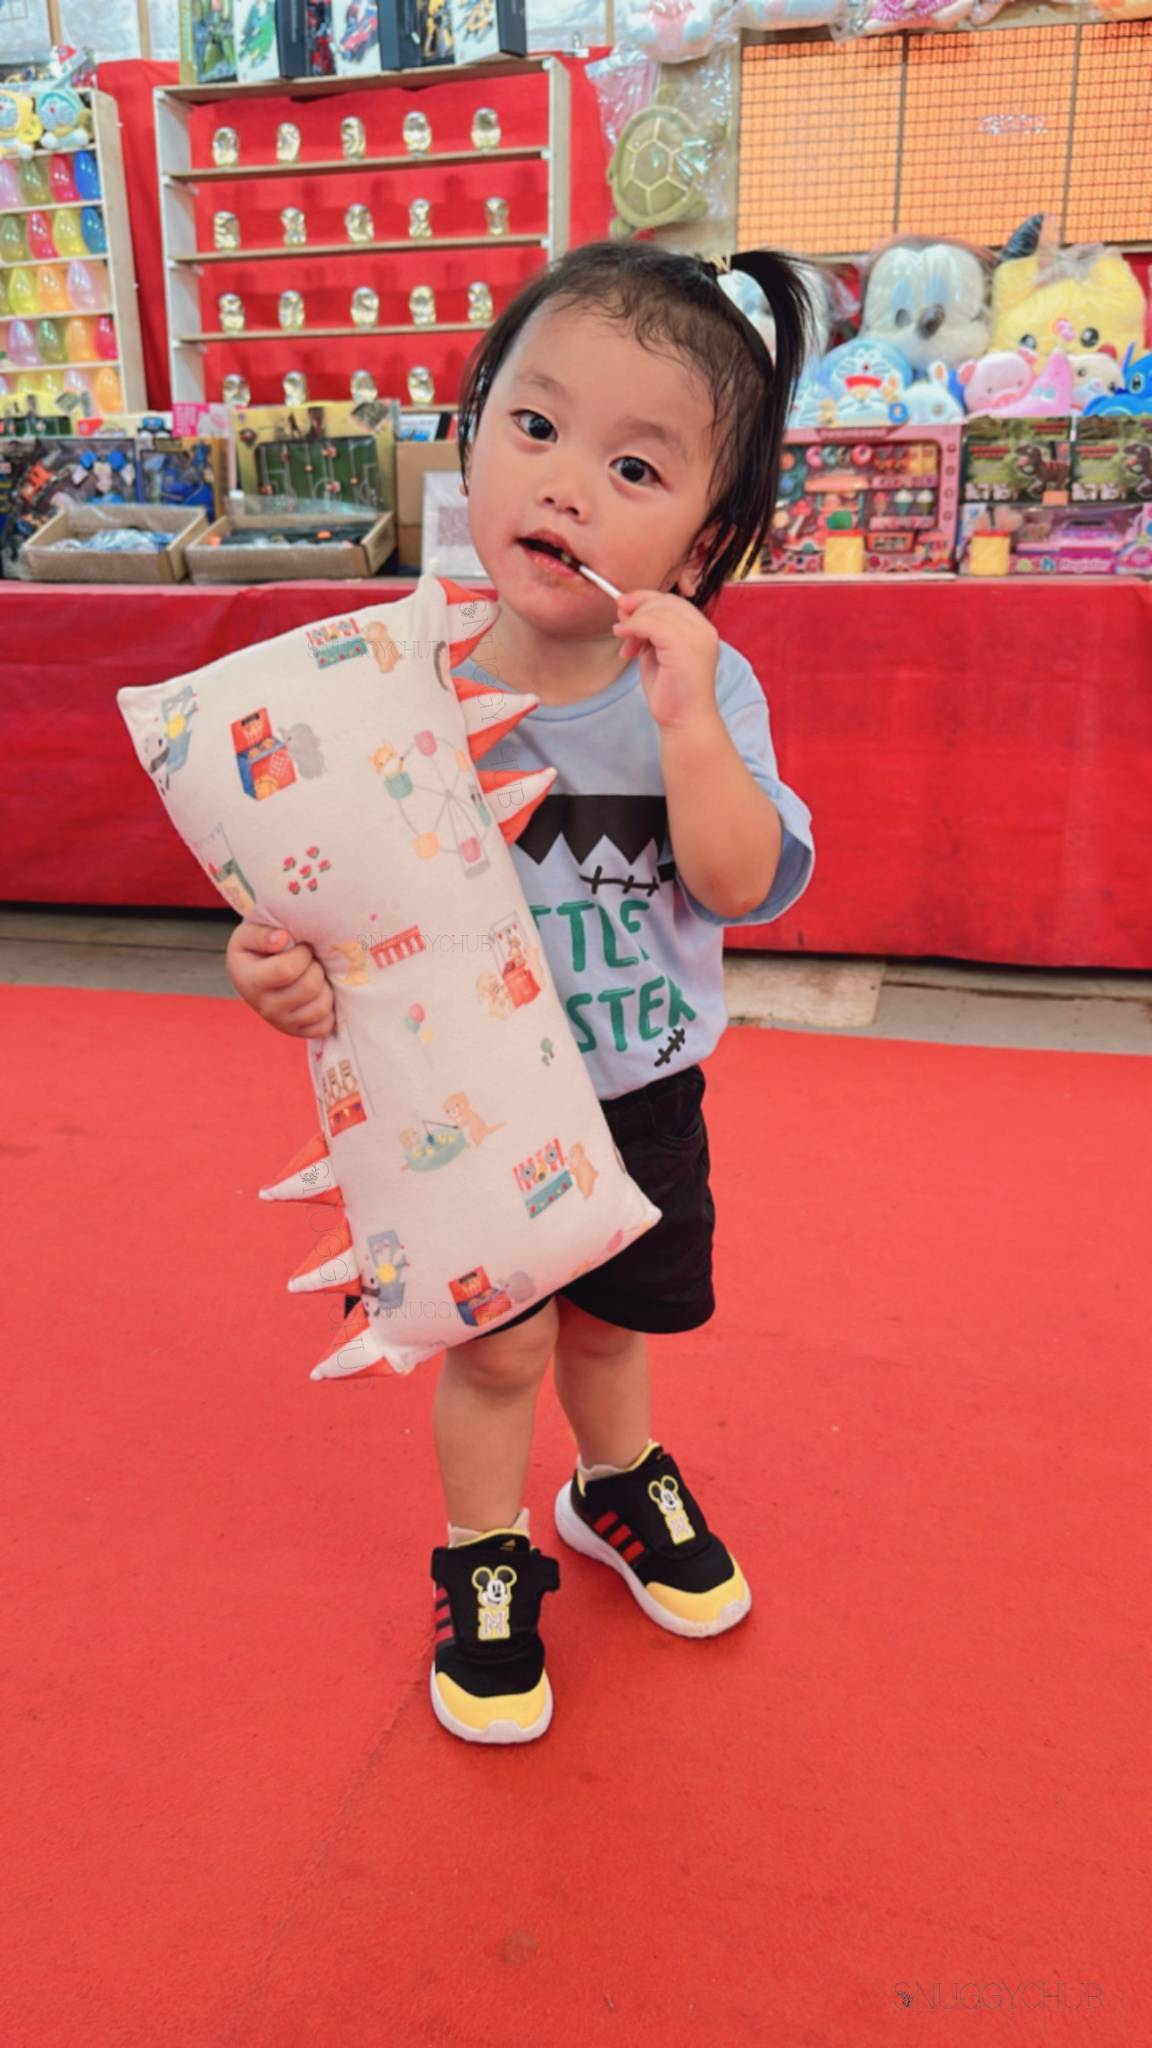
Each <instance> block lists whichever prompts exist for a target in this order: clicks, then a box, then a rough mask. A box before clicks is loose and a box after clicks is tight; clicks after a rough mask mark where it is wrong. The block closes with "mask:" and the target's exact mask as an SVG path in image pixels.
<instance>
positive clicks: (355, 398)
mask: <svg viewBox="0 0 1152 2048" xmlns="http://www.w3.org/2000/svg"><path fill="white" fill-rule="evenodd" d="M351 390H352V403H353V405H371V404H372V402H373V400H374V399H376V398H378V397H379V392H378V391H377V389H376V379H375V377H374V376H373V375H372V372H371V370H353V372H352V385H351Z"/></svg>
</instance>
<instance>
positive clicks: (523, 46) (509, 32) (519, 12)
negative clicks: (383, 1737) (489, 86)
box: [450, 0, 528, 64]
mask: <svg viewBox="0 0 1152 2048" xmlns="http://www.w3.org/2000/svg"><path fill="white" fill-rule="evenodd" d="M450 4H451V9H452V40H453V42H454V43H455V45H456V62H457V64H478V63H481V62H483V60H484V59H485V58H490V57H500V56H504V57H526V56H527V55H528V22H527V18H526V15H525V8H524V0H450Z"/></svg>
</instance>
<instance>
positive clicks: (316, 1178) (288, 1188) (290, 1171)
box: [260, 1131, 340, 1202]
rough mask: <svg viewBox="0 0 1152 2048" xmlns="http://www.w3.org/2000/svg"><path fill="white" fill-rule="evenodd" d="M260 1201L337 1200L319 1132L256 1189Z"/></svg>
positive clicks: (325, 1151) (326, 1144) (336, 1192)
mask: <svg viewBox="0 0 1152 2048" xmlns="http://www.w3.org/2000/svg"><path fill="white" fill-rule="evenodd" d="M260 1200H261V1201H262V1202H331V1201H336V1202H338V1201H339V1200H340V1190H339V1188H338V1187H337V1185H336V1181H335V1177H334V1175H333V1172H332V1167H331V1165H330V1163H329V1153H328V1143H327V1140H326V1139H325V1138H324V1136H323V1135H322V1133H321V1132H319V1131H317V1133H316V1136H315V1137H314V1138H309V1140H308V1142H307V1144H305V1145H301V1147H300V1150H299V1151H298V1152H296V1153H294V1154H293V1156H292V1158H291V1159H290V1160H289V1161H288V1164H287V1166H286V1167H284V1169H283V1170H282V1172H280V1173H279V1174H277V1176H276V1179H275V1180H274V1181H271V1182H269V1185H268V1186H267V1187H266V1188H261V1190H260Z"/></svg>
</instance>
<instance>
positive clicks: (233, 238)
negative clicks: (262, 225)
mask: <svg viewBox="0 0 1152 2048" xmlns="http://www.w3.org/2000/svg"><path fill="white" fill-rule="evenodd" d="M212 247H213V248H214V249H238V248H239V247H240V223H239V221H238V220H237V218H236V215H235V214H234V213H214V214H213V215H212Z"/></svg>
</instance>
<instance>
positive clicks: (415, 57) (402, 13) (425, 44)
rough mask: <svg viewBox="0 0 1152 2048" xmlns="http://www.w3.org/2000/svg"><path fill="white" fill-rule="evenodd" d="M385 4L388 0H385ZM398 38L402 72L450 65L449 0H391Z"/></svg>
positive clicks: (451, 46) (451, 59) (454, 52)
mask: <svg viewBox="0 0 1152 2048" xmlns="http://www.w3.org/2000/svg"><path fill="white" fill-rule="evenodd" d="M385 4H387V0H385ZM393 4H394V5H395V8H396V22H397V35H398V39H399V55H398V59H397V61H398V63H399V65H400V67H401V69H403V70H410V69H411V68H412V67H413V66H414V65H417V64H451V63H453V62H454V61H455V54H456V51H455V44H454V43H453V40H452V7H451V0H393Z"/></svg>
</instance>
